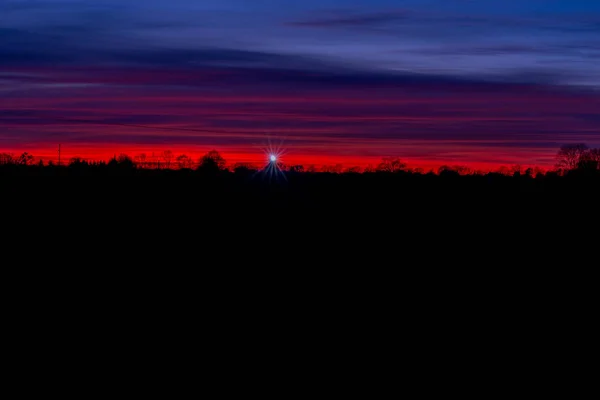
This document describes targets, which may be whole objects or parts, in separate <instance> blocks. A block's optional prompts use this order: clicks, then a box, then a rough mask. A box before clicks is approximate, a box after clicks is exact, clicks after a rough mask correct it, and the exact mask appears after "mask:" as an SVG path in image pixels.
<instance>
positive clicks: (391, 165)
mask: <svg viewBox="0 0 600 400" xmlns="http://www.w3.org/2000/svg"><path fill="white" fill-rule="evenodd" d="M405 168H406V163H404V162H402V160H400V159H399V158H397V157H384V158H382V159H381V162H380V163H379V165H378V166H377V171H378V172H399V171H402V170H404V169H405Z"/></svg>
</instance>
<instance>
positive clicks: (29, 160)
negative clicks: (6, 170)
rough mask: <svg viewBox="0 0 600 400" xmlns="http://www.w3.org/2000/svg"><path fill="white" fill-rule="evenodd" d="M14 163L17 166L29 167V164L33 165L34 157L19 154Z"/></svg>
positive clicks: (27, 154)
mask: <svg viewBox="0 0 600 400" xmlns="http://www.w3.org/2000/svg"><path fill="white" fill-rule="evenodd" d="M15 161H16V164H19V165H31V164H33V161H34V157H33V156H32V155H31V154H29V153H27V152H25V153H23V154H21V155H20V156H19V157H17V159H16V160H15Z"/></svg>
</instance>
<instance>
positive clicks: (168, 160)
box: [162, 150, 173, 169]
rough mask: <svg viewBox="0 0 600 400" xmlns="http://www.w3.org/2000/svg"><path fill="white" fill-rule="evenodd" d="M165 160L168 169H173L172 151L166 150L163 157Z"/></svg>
mask: <svg viewBox="0 0 600 400" xmlns="http://www.w3.org/2000/svg"><path fill="white" fill-rule="evenodd" d="M162 158H163V160H165V165H166V167H167V169H168V168H171V161H172V160H173V152H172V151H171V150H165V151H164V152H163V155H162Z"/></svg>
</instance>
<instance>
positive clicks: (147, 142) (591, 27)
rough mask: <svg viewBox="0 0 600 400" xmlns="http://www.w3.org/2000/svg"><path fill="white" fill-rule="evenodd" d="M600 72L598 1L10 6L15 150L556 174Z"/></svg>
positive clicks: (5, 58) (8, 132)
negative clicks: (513, 168)
mask: <svg viewBox="0 0 600 400" xmlns="http://www.w3.org/2000/svg"><path fill="white" fill-rule="evenodd" d="M598 65H600V2H596V1H591V0H528V1H522V0H503V1H488V0H477V1H476V0H419V1H416V0H405V1H402V0H368V1H365V0H343V1H342V0H303V1H301V2H293V1H283V0H280V1H276V0H252V1H249V0H202V1H196V0H170V1H164V0H160V1H159V0H118V1H113V0H107V1H102V0H94V1H91V0H79V1H75V0H0V152H12V153H16V154H19V153H22V152H24V151H27V152H29V153H31V154H33V155H35V156H38V157H42V158H48V159H49V158H55V157H56V155H57V151H56V149H57V147H58V144H61V149H62V154H63V157H65V159H68V158H69V157H75V156H78V157H83V158H88V159H106V158H108V157H110V156H112V155H113V154H118V153H127V154H130V155H131V156H134V155H136V154H139V153H146V154H150V153H156V154H158V153H160V152H162V151H164V150H171V151H173V152H174V153H176V154H180V153H186V154H189V155H192V156H200V155H202V154H203V153H204V152H206V151H208V150H210V149H217V150H218V151H219V152H221V153H222V154H223V156H224V157H225V158H226V159H227V160H228V161H229V162H230V163H234V162H245V161H251V162H256V161H260V160H262V158H263V157H264V154H263V151H262V150H263V149H264V147H266V146H268V145H269V143H271V144H275V145H276V146H280V147H281V148H283V149H284V150H285V157H286V159H285V160H283V161H284V162H287V163H293V164H337V163H342V164H344V165H347V166H351V165H359V166H364V165H367V164H371V163H377V162H378V160H380V159H381V158H382V157H400V158H401V159H403V160H404V161H405V162H407V164H408V165H409V166H413V167H425V168H429V167H432V168H433V167H435V166H439V165H442V164H446V165H463V166H472V167H476V168H479V169H488V168H490V169H491V168H496V167H497V166H500V165H515V164H520V165H523V166H527V165H538V166H542V167H549V166H552V165H553V164H554V155H555V154H556V151H557V150H558V148H559V147H560V146H561V145H562V144H567V143H586V144H587V145H588V146H589V147H600V68H599V67H598Z"/></svg>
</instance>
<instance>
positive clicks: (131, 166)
mask: <svg viewBox="0 0 600 400" xmlns="http://www.w3.org/2000/svg"><path fill="white" fill-rule="evenodd" d="M14 167H20V168H22V167H37V169H39V168H47V169H52V168H54V167H61V168H63V167H66V168H67V169H68V170H74V171H78V172H82V171H84V170H88V171H91V170H94V169H96V170H102V169H105V168H108V169H115V168H118V169H119V170H121V171H126V170H197V171H202V172H213V173H218V172H231V173H240V174H244V173H248V172H259V171H261V170H271V171H270V172H275V171H276V172H280V173H317V172H319V173H329V174H360V173H375V172H383V173H410V174H421V175H423V174H434V175H487V174H501V175H510V176H521V175H524V176H529V177H542V176H545V175H547V174H549V175H552V176H555V175H558V176H563V175H566V174H569V173H573V172H577V173H583V172H585V173H588V174H594V173H595V172H597V171H599V170H600V149H598V148H588V146H587V145H585V144H569V145H564V146H562V147H561V148H560V149H559V150H558V152H557V154H556V164H555V168H554V169H550V170H545V169H542V168H539V167H529V168H522V167H521V166H520V165H513V166H510V167H507V166H502V167H500V168H498V169H497V170H496V171H493V172H482V171H477V170H474V169H472V168H468V167H465V166H460V165H442V166H441V167H439V168H438V169H437V170H436V171H434V170H430V171H427V172H426V171H424V170H423V169H422V168H411V167H409V166H408V165H407V164H406V163H405V162H403V161H402V160H401V159H400V158H398V157H383V158H382V159H381V161H380V162H379V163H378V164H377V165H368V166H366V167H359V166H350V167H345V166H344V165H342V164H335V165H323V166H319V167H317V166H315V165H286V164H283V163H280V162H275V163H267V164H265V165H262V166H259V165H256V164H252V163H240V162H238V163H234V164H229V163H227V161H226V160H225V159H224V158H223V156H222V155H221V154H220V153H219V152H218V151H217V150H211V151H209V152H207V153H206V154H204V155H203V156H202V157H200V158H199V159H197V160H194V159H193V158H192V157H190V156H188V155H186V154H180V155H177V156H176V155H175V154H174V153H173V152H172V151H170V150H166V151H164V152H163V153H161V154H159V155H155V154H153V155H152V156H147V155H146V154H145V153H141V154H138V155H136V156H134V157H131V156H129V155H127V154H119V155H115V156H114V157H113V158H111V159H110V160H109V161H90V160H85V159H83V158H81V157H73V158H71V159H70V160H69V161H68V162H67V163H66V164H60V165H58V164H56V163H54V162H53V161H47V162H44V160H43V159H38V158H36V157H35V156H33V155H32V154H29V153H27V152H25V153H22V154H20V155H14V154H11V153H0V168H3V169H5V170H6V169H10V168H12V169H14ZM29 169H30V170H31V168H29Z"/></svg>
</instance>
